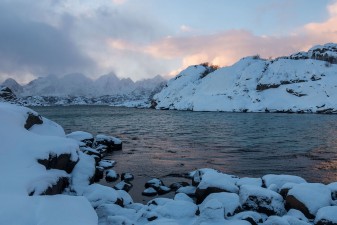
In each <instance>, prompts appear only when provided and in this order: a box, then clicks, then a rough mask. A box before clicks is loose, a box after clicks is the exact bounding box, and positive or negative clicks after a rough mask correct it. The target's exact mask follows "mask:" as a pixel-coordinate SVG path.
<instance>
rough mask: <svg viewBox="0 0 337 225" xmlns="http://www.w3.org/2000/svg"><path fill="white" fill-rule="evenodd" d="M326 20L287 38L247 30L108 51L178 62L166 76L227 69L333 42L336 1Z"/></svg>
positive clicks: (114, 43) (121, 44)
mask: <svg viewBox="0 0 337 225" xmlns="http://www.w3.org/2000/svg"><path fill="white" fill-rule="evenodd" d="M328 12H329V18H328V19H327V20H326V21H324V22H322V23H310V24H307V25H305V26H303V27H299V28H298V29H297V30H296V32H293V33H292V34H289V35H287V36H259V35H254V34H253V33H252V32H250V31H247V30H228V31H224V32H221V33H216V34H212V35H195V36H181V37H172V36H170V37H166V38H163V39H160V40H158V41H156V42H153V43H149V44H148V45H147V46H139V45H136V44H134V43H131V42H126V41H123V40H114V39H110V40H109V41H108V43H109V46H110V48H113V49H117V50H124V51H132V52H137V53H140V54H144V55H148V56H151V57H153V58H155V59H159V60H163V61H167V62H169V61H179V62H180V65H177V67H175V68H174V67H172V69H171V71H166V73H167V74H170V75H176V74H177V73H178V72H179V71H181V70H182V69H184V68H186V67H187V66H189V65H195V64H199V63H202V62H206V61H207V62H211V63H213V64H215V65H219V66H228V65H231V64H233V63H235V62H237V61H238V60H239V59H241V58H242V57H245V56H249V55H256V54H259V55H260V56H261V57H264V58H269V57H272V58H274V57H279V56H284V55H289V54H292V53H295V52H298V51H304V50H308V49H309V48H310V47H312V46H313V45H317V44H324V43H327V42H337V26H336V24H337V1H334V2H333V3H332V4H330V5H329V6H328Z"/></svg>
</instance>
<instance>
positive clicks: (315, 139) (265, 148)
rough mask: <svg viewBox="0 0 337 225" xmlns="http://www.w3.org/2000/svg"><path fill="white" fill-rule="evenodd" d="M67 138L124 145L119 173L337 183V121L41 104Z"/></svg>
mask: <svg viewBox="0 0 337 225" xmlns="http://www.w3.org/2000/svg"><path fill="white" fill-rule="evenodd" d="M34 109H35V110H36V111H38V112H39V113H40V114H41V115H43V116H45V117H47V118H50V119H52V120H54V121H56V122H57V123H59V124H61V125H62V126H63V127H64V129H65V131H66V132H67V133H69V132H72V131H76V130H83V131H88V132H91V133H93V134H97V133H104V134H109V135H113V136H117V137H119V138H121V139H122V140H123V142H124V143H123V151H120V152H115V153H113V154H112V155H111V156H110V157H111V158H112V159H114V160H116V161H117V162H118V164H117V165H118V166H117V167H116V170H119V172H123V171H128V172H132V173H134V174H135V175H136V176H139V177H163V176H165V175H167V174H172V173H184V172H189V171H191V170H193V169H196V168H203V167H209V168H214V169H218V170H221V171H223V172H226V173H229V174H235V175H238V176H252V177H259V176H262V175H265V174H270V173H275V174H294V175H299V176H302V177H304V178H305V179H307V180H308V181H312V182H325V183H327V182H332V181H337V116H335V115H312V114H264V113H218V112H184V111H157V110H149V109H133V108H119V107H108V106H68V107H60V106H58V107H35V108H34Z"/></svg>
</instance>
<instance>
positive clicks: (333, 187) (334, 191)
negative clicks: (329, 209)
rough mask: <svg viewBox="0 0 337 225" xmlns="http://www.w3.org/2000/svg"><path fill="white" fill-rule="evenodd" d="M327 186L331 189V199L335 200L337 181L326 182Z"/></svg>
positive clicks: (336, 198) (336, 197) (336, 196)
mask: <svg viewBox="0 0 337 225" xmlns="http://www.w3.org/2000/svg"><path fill="white" fill-rule="evenodd" d="M327 186H328V188H329V189H330V190H331V197H332V200H334V201H336V200H337V182H333V183H331V184H328V185H327Z"/></svg>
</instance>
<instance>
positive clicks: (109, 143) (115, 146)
mask: <svg viewBox="0 0 337 225" xmlns="http://www.w3.org/2000/svg"><path fill="white" fill-rule="evenodd" d="M93 145H94V146H95V147H97V146H99V145H104V146H106V148H107V150H108V151H116V150H122V141H121V140H120V139H118V138H116V137H112V136H107V135H104V134H98V135H97V136H96V137H95V142H94V144H93Z"/></svg>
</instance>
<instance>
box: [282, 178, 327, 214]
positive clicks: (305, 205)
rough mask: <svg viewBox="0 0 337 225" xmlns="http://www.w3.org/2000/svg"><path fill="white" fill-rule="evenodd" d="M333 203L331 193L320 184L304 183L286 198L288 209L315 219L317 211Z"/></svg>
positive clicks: (296, 186) (291, 191)
mask: <svg viewBox="0 0 337 225" xmlns="http://www.w3.org/2000/svg"><path fill="white" fill-rule="evenodd" d="M331 202H332V199H331V191H330V189H329V188H328V187H327V186H326V185H324V184H319V183H302V184H297V185H295V186H294V187H293V188H292V189H290V190H289V192H288V195H287V197H286V206H287V208H293V209H297V210H299V211H301V212H302V213H303V214H304V215H305V216H306V217H307V218H310V219H313V218H315V215H316V213H317V211H318V210H319V209H320V208H322V207H325V206H330V204H331Z"/></svg>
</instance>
